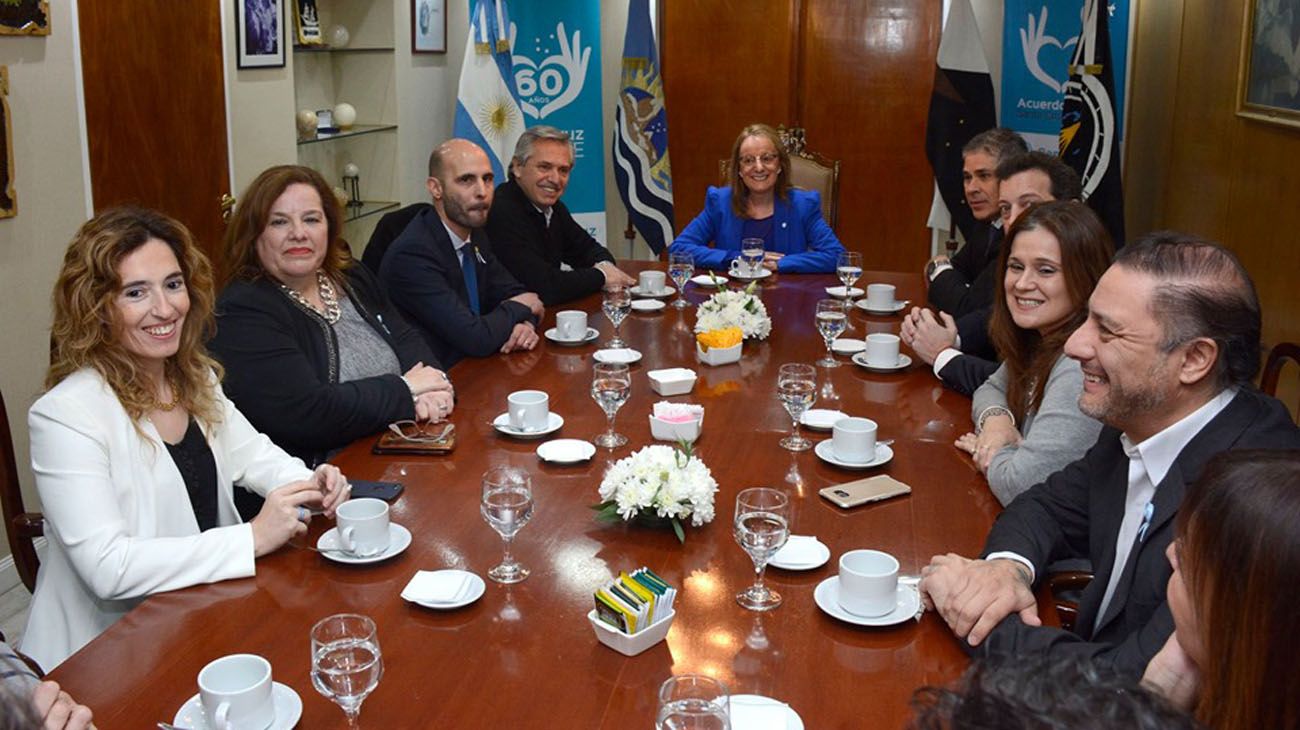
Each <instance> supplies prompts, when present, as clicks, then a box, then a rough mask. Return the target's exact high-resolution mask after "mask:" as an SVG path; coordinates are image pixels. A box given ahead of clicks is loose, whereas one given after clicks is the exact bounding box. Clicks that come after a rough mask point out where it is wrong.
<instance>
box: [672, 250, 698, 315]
mask: <svg viewBox="0 0 1300 730" xmlns="http://www.w3.org/2000/svg"><path fill="white" fill-rule="evenodd" d="M694 273H695V257H694V256H692V255H690V254H689V253H670V254H668V278H670V279H672V280H673V283H674V284H676V285H677V301H675V302H673V306H674V307H677V308H678V309H686V308H687V307H689V306H691V303H690V302H688V301H686V297H685V294H686V282H688V281H690V279H691V275H692V274H694Z"/></svg>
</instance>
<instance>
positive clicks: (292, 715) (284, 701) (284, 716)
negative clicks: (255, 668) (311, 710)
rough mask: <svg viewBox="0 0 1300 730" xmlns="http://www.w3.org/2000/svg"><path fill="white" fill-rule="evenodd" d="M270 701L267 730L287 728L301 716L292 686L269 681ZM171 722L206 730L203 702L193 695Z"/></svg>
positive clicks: (296, 695) (300, 704) (299, 702)
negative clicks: (272, 707) (271, 709)
mask: <svg viewBox="0 0 1300 730" xmlns="http://www.w3.org/2000/svg"><path fill="white" fill-rule="evenodd" d="M271 701H272V702H274V703H275V720H274V721H273V722H272V723H271V726H270V727H269V728H267V730H289V728H291V727H293V726H294V725H296V724H297V723H298V720H299V719H300V718H302V698H301V697H299V696H298V693H297V692H294V691H293V687H290V686H288V685H285V684H280V683H279V682H271ZM172 724H173V725H175V726H176V727H178V728H188V730H207V729H208V719H207V718H206V717H204V716H203V703H202V702H201V701H200V700H199V696H198V695H194V696H193V697H191V698H189V699H188V700H186V701H185V704H183V705H181V709H179V710H177V711H176V717H174V718H172Z"/></svg>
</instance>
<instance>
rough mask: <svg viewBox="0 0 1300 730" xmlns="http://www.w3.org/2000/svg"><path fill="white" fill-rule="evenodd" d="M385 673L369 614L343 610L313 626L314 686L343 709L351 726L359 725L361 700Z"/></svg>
mask: <svg viewBox="0 0 1300 730" xmlns="http://www.w3.org/2000/svg"><path fill="white" fill-rule="evenodd" d="M383 674H384V659H383V656H382V655H381V654H380V652H379V636H378V634H376V632H375V622H374V621H373V620H371V619H370V617H368V616H362V615H360V614H355V613H340V614H335V615H333V616H329V617H327V618H323V619H321V620H320V621H317V622H316V625H315V626H313V627H311V683H312V686H313V687H315V688H316V691H317V692H320V693H321V694H323V695H325V696H326V697H328V698H329V699H331V700H333V701H334V702H335V703H337V704H338V706H339V707H342V708H343V714H345V715H347V718H348V727H352V728H355V727H359V725H358V724H357V718H358V717H359V716H360V715H361V703H362V702H364V701H365V699H366V696H367V695H369V694H370V693H371V692H373V691H374V690H375V687H378V686H379V678H380V677H381V676H383Z"/></svg>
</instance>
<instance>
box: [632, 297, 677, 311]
mask: <svg viewBox="0 0 1300 730" xmlns="http://www.w3.org/2000/svg"><path fill="white" fill-rule="evenodd" d="M666 306H668V305H666V304H664V303H663V302H661V301H659V300H658V299H633V300H632V311H634V312H658V311H659V310H661V309H663V308H664V307H666Z"/></svg>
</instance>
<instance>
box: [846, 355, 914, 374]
mask: <svg viewBox="0 0 1300 730" xmlns="http://www.w3.org/2000/svg"><path fill="white" fill-rule="evenodd" d="M853 364H854V365H859V366H861V367H864V368H866V369H868V370H874V371H875V372H878V373H893V372H897V371H899V370H906V369H907V368H908V367H909V366H910V365H911V364H912V358H911V357H909V356H907V355H904V354H902V353H899V355H898V364H897V365H893V366H890V365H872V364H871V363H870V362H868V361H867V353H866V352H859V353H857V354H855V355H854V356H853Z"/></svg>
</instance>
